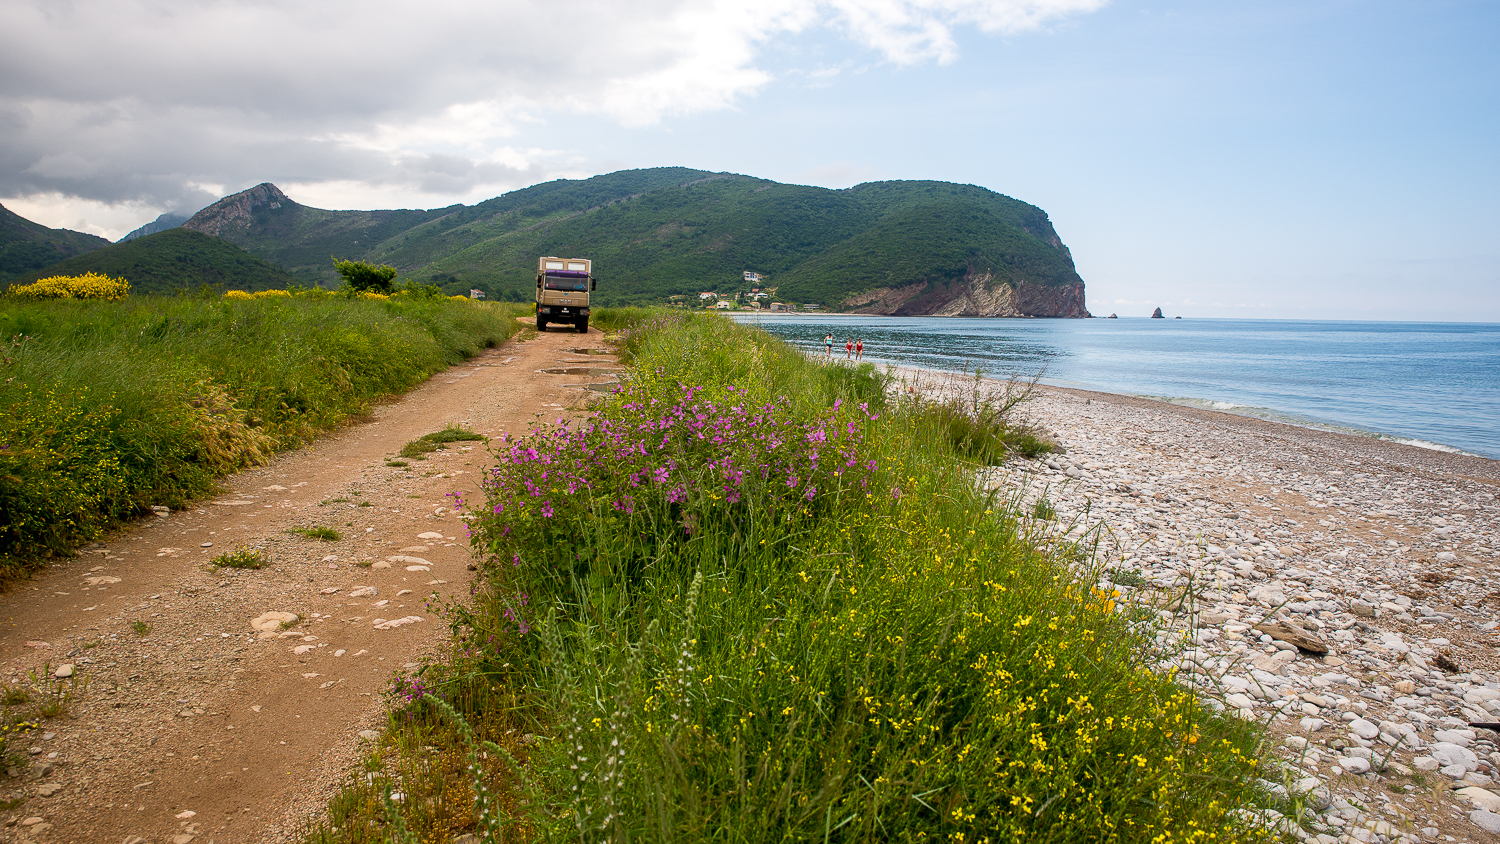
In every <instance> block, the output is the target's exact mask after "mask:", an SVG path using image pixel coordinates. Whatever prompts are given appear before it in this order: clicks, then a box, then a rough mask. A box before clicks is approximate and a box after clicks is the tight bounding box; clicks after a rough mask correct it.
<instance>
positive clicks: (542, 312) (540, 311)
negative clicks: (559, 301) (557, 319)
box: [536, 308, 552, 314]
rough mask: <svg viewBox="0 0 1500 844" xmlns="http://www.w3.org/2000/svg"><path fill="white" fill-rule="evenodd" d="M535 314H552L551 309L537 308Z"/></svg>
mask: <svg viewBox="0 0 1500 844" xmlns="http://www.w3.org/2000/svg"><path fill="white" fill-rule="evenodd" d="M536 312H537V313H539V314H550V313H552V309H551V308H537V309H536Z"/></svg>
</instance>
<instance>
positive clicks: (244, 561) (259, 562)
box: [209, 548, 271, 570]
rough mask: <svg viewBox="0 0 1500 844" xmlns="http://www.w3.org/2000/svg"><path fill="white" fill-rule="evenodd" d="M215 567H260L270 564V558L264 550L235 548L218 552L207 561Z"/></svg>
mask: <svg viewBox="0 0 1500 844" xmlns="http://www.w3.org/2000/svg"><path fill="white" fill-rule="evenodd" d="M209 562H210V564H211V565H213V566H214V567H215V568H226V569H252V570H253V569H262V568H265V567H266V566H268V565H270V564H271V558H270V557H267V556H266V554H265V552H263V551H259V550H257V549H254V548H236V549H234V550H233V551H230V552H229V553H227V554H220V555H219V556H217V557H214V558H213V559H212V560H210V561H209Z"/></svg>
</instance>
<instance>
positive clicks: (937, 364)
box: [736, 315, 1500, 459]
mask: <svg viewBox="0 0 1500 844" xmlns="http://www.w3.org/2000/svg"><path fill="white" fill-rule="evenodd" d="M736 317H738V318H740V319H741V320H742V321H744V322H748V323H752V324H756V325H759V326H760V327H761V328H764V329H765V330H767V331H769V332H771V333H773V334H776V335H777V336H780V337H783V338H785V339H787V340H789V341H791V342H792V343H794V344H796V345H797V346H800V347H802V348H805V349H809V350H812V349H816V350H817V351H819V352H821V351H822V345H823V335H825V334H827V333H830V332H831V333H832V334H833V336H834V337H835V339H836V344H835V352H836V353H837V354H838V355H839V356H842V355H843V345H844V339H845V338H846V337H863V338H864V341H865V357H866V358H867V359H870V360H874V361H875V362H877V363H880V362H890V363H899V364H905V365H909V366H919V367H924V368H929V369H946V370H958V369H964V368H968V369H970V370H972V369H973V368H974V367H976V366H977V367H980V368H982V369H983V370H984V372H985V374H987V375H995V376H998V377H1007V376H1011V375H1019V376H1023V377H1030V376H1033V375H1036V374H1038V373H1041V375H1042V381H1043V382H1045V383H1049V384H1057V385H1061V386H1070V387H1083V388H1087V389H1094V390H1101V391H1105V392H1111V393H1127V394H1131V395H1138V396H1151V397H1153V398H1165V399H1169V400H1172V401H1176V402H1179V403H1184V404H1193V405H1197V406H1200V407H1211V408H1215V409H1220V410H1230V411H1233V412H1238V413H1249V414H1252V415H1256V416H1261V417H1264V418H1269V419H1277V420H1280V421H1287V422H1295V423H1299V424H1313V425H1322V426H1331V427H1335V428H1342V429H1352V430H1356V431H1361V432H1368V433H1375V434H1379V435H1383V436H1386V437H1392V438H1395V439H1400V440H1411V441H1420V442H1419V444H1424V443H1428V444H1439V445H1443V446H1448V447H1452V448H1457V449H1461V450H1463V451H1467V452H1470V453H1472V454H1479V455H1483V456H1485V457H1490V458H1496V459H1500V324H1487V323H1416V322H1320V321H1295V320H1231V319H1194V320H1187V319H1183V320H1175V319H1169V320H1159V319H1158V320H1154V319H1140V318H1137V319H1057V320H1051V319H1049V320H1041V319H1036V320H1032V319H963V318H943V317H871V316H835V315H826V316H780V315H778V316H770V315H763V316H742V315H736Z"/></svg>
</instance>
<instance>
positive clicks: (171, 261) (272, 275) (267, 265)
mask: <svg viewBox="0 0 1500 844" xmlns="http://www.w3.org/2000/svg"><path fill="white" fill-rule="evenodd" d="M88 272H96V273H102V274H104V275H107V276H110V277H112V278H117V277H121V276H123V277H124V278H125V279H126V280H127V281H129V282H130V292H131V293H135V294H142V293H175V292H178V291H180V290H193V289H196V288H199V287H202V286H204V285H207V286H209V287H211V288H215V289H218V290H249V291H257V290H271V289H275V288H285V287H286V286H287V285H290V284H296V283H297V280H296V279H295V278H293V277H292V276H291V275H290V274H289V273H287V272H286V271H285V270H283V269H282V268H281V267H278V266H276V265H275V264H273V263H271V262H269V261H263V260H261V259H260V258H257V257H255V256H254V255H251V254H250V253H249V252H246V251H245V250H243V249H241V248H239V247H238V246H235V245H234V244H233V243H230V242H228V241H226V240H223V239H221V238H217V237H210V236H208V235H206V234H203V233H202V232H194V231H187V230H185V229H180V228H178V229H168V230H166V231H164V232H158V233H157V234H150V235H146V236H145V237H138V238H134V239H132V240H127V241H123V242H121V243H116V244H112V245H109V246H105V247H103V248H101V249H95V250H93V251H92V252H86V253H84V254H82V255H79V256H77V257H75V258H69V259H68V260H66V261H61V262H58V263H56V264H52V265H50V266H48V267H46V268H44V269H41V270H33V271H32V272H30V273H26V274H23V275H21V276H19V277H18V278H17V279H15V281H16V282H29V281H34V280H36V279H38V278H42V277H43V276H51V275H82V274H84V273H88Z"/></svg>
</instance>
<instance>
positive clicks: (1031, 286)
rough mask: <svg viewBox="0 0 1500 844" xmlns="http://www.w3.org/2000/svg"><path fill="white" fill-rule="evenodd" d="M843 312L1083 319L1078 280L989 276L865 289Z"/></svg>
mask: <svg viewBox="0 0 1500 844" xmlns="http://www.w3.org/2000/svg"><path fill="white" fill-rule="evenodd" d="M843 310H845V311H848V312H850V313H856V314H880V315H883V316H963V317H1088V316H1089V312H1088V308H1087V307H1085V305H1084V293H1083V282H1081V281H1080V282H1076V283H1074V284H1061V285H1048V284H1037V283H1035V282H1031V281H1026V280H1022V281H1019V282H1013V283H1007V282H1003V281H997V280H995V278H994V276H993V275H992V274H991V273H987V272H986V273H975V272H972V271H971V272H969V273H967V274H965V275H964V277H963V278H962V279H959V280H956V281H951V282H946V283H944V282H935V283H925V282H917V283H915V284H907V285H902V286H900V287H882V288H878V289H876V290H867V291H865V292H864V293H860V294H858V295H856V296H852V297H850V298H849V299H848V300H846V301H845V302H844V305H843Z"/></svg>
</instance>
